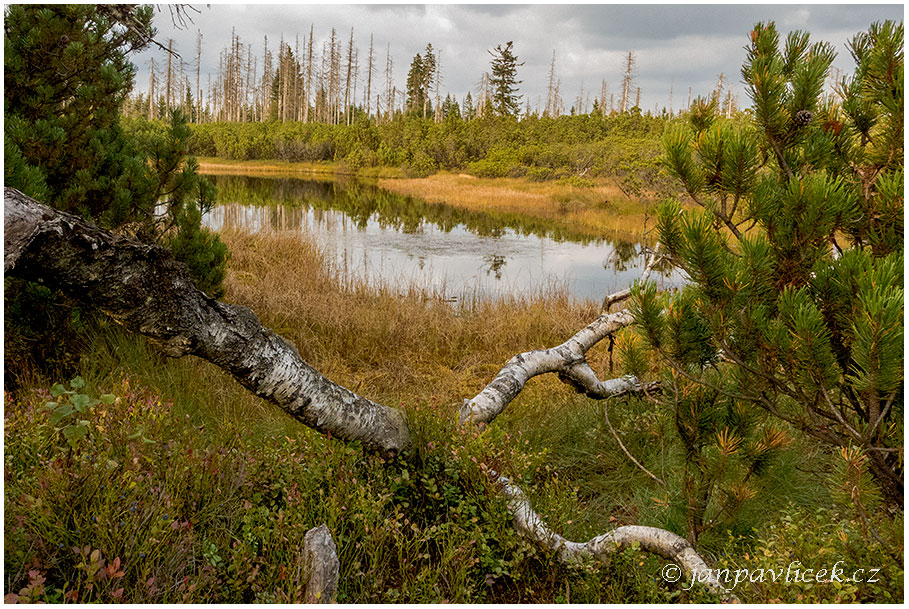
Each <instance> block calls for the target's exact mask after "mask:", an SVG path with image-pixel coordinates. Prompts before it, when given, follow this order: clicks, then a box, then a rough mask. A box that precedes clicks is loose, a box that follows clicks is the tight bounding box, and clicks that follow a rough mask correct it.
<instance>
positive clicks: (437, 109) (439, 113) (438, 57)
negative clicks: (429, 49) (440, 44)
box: [433, 50, 442, 123]
mask: <svg viewBox="0 0 909 609" xmlns="http://www.w3.org/2000/svg"><path fill="white" fill-rule="evenodd" d="M441 89H442V51H441V50H439V52H438V53H436V107H435V114H434V115H433V116H434V118H435V122H437V123H441V122H442V103H441V101H440V98H439V91H441Z"/></svg>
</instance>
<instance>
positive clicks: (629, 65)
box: [619, 51, 634, 112]
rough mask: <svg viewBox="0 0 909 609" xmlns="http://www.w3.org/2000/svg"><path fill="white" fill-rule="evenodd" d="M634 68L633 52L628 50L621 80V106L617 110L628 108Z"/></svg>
mask: <svg viewBox="0 0 909 609" xmlns="http://www.w3.org/2000/svg"><path fill="white" fill-rule="evenodd" d="M633 69H634V54H633V53H632V52H631V51H628V55H627V56H626V57H625V77H624V79H623V80H622V107H621V109H620V110H619V112H625V111H626V110H627V109H628V95H629V94H630V93H631V79H632V70H633Z"/></svg>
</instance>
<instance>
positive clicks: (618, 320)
mask: <svg viewBox="0 0 909 609" xmlns="http://www.w3.org/2000/svg"><path fill="white" fill-rule="evenodd" d="M658 251H659V244H657V246H656V247H655V248H654V250H653V252H652V254H651V256H650V260H649V261H648V263H647V266H646V267H645V268H644V272H643V273H642V275H641V280H646V279H647V278H648V277H649V276H650V272H651V271H652V270H653V267H654V266H655V265H656V262H657V260H658V259H659V254H658ZM626 292H627V293H628V294H629V295H630V294H631V290H630V288H629V289H626V290H622V291H621V292H617V293H616V294H613V295H612V296H607V297H606V300H605V301H604V302H608V301H612V302H617V301H618V300H623V299H624V298H627V296H622V295H623V294H624V293H626ZM614 298H617V299H618V300H613V299H614ZM633 321H634V318H633V317H632V315H631V313H629V312H628V311H618V312H615V313H603V314H601V315H600V316H599V317H597V318H596V319H595V320H593V321H592V322H590V323H589V324H588V325H587V326H586V327H584V328H583V329H581V330H580V331H579V332H578V333H577V334H575V335H574V336H572V337H571V338H569V339H568V340H567V341H565V342H564V343H562V344H561V345H559V346H557V347H552V348H550V349H540V350H535V351H527V352H525V353H519V354H518V355H515V356H514V357H512V358H511V359H510V360H508V362H507V363H506V364H505V366H504V367H503V368H502V369H501V370H500V371H499V373H498V374H497V375H496V376H495V378H494V379H492V381H491V382H490V383H489V384H488V385H486V387H484V388H483V390H482V391H481V392H480V393H479V394H477V395H476V396H475V397H474V398H472V399H469V400H464V404H463V406H461V410H460V415H459V417H458V420H459V422H460V423H461V424H462V425H463V424H465V423H467V422H469V421H472V422H474V423H480V424H485V423H489V422H490V421H492V420H493V419H495V418H496V417H497V416H499V414H501V413H502V411H504V410H505V408H506V407H507V406H508V404H510V403H511V401H512V400H514V399H515V398H516V397H517V396H518V394H519V393H521V390H522V389H524V385H525V384H526V383H527V381H529V380H530V379H531V378H533V377H535V376H539V375H541V374H546V373H548V372H555V373H557V374H558V375H559V378H560V379H561V380H562V381H564V382H566V383H568V384H570V385H572V386H573V387H574V388H575V389H576V390H577V391H578V392H580V393H584V394H585V395H587V396H588V397H591V398H594V399H605V398H609V397H613V396H616V395H618V394H621V393H629V392H638V391H643V389H642V387H641V384H640V383H639V382H638V379H637V377H634V376H624V377H621V378H617V379H609V380H604V381H601V380H599V379H598V378H597V376H596V374H595V373H594V371H593V370H592V369H591V368H590V366H589V365H588V363H587V360H586V354H587V351H588V350H589V349H590V348H591V347H593V346H594V345H595V344H597V343H598V342H600V341H601V340H603V339H604V338H606V337H607V336H609V335H610V334H612V333H614V332H616V331H618V330H620V329H622V328H624V327H625V326H628V325H631V323H632V322H633Z"/></svg>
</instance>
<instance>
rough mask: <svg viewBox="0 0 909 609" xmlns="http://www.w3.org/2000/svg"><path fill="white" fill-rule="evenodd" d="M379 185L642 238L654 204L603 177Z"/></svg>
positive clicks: (438, 178) (443, 178) (452, 177)
mask: <svg viewBox="0 0 909 609" xmlns="http://www.w3.org/2000/svg"><path fill="white" fill-rule="evenodd" d="M379 186H380V187H382V188H384V189H386V190H390V191H392V192H397V193H399V194H403V195H409V196H415V197H420V198H422V199H425V200H426V201H429V202H431V203H444V204H446V205H452V206H454V207H460V208H463V209H470V210H473V211H483V212H496V213H511V214H521V215H528V216H534V217H539V218H543V219H546V220H550V221H554V222H558V223H560V224H561V225H562V226H564V228H565V229H566V230H570V231H575V232H580V233H583V234H586V235H589V236H591V237H612V238H624V239H635V240H640V239H641V237H642V233H643V232H644V226H645V219H646V218H648V217H650V225H651V226H652V225H653V220H652V216H653V210H652V209H651V207H652V205H649V204H648V203H647V202H645V201H640V200H633V199H630V198H629V197H628V196H626V195H625V194H624V193H623V192H622V191H621V189H620V188H619V187H618V185H617V184H616V182H615V181H614V180H610V179H607V178H599V179H597V180H596V181H591V182H590V184H589V185H588V184H584V185H582V186H576V185H574V184H572V183H570V182H565V181H549V182H533V181H530V180H526V179H518V178H494V179H493V178H476V177H474V176H469V175H464V174H452V173H438V174H435V175H431V176H429V177H426V178H419V179H380V180H379Z"/></svg>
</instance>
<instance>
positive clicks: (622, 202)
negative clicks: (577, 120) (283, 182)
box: [198, 157, 655, 241]
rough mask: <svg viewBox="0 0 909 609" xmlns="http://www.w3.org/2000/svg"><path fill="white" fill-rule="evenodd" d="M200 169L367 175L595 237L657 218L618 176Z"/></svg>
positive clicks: (206, 167) (626, 232)
mask: <svg viewBox="0 0 909 609" xmlns="http://www.w3.org/2000/svg"><path fill="white" fill-rule="evenodd" d="M198 161H199V170H200V172H201V173H204V174H209V175H226V174H232V175H237V174H239V175H249V176H273V177H302V178H305V177H318V178H323V179H331V180H334V179H362V180H367V181H369V182H372V183H375V184H377V185H378V186H379V188H382V189H383V190H387V191H389V192H394V193H396V194H400V195H404V196H409V197H416V198H420V199H423V200H424V201H426V202H428V203H441V204H445V205H449V206H452V207H456V208H460V209H466V210H470V211H477V212H488V213H509V214H518V215H523V216H527V217H530V218H538V219H541V220H546V221H548V222H553V223H555V224H557V225H560V226H562V227H564V228H565V229H568V230H571V231H575V232H578V233H581V234H584V235H587V236H589V237H592V238H604V237H608V236H621V237H623V238H625V239H633V240H636V241H644V240H645V230H646V229H648V228H651V227H652V226H653V223H654V211H655V210H654V207H655V206H654V204H653V203H652V202H647V201H636V200H632V199H629V198H628V197H627V196H625V194H624V193H623V192H622V191H621V189H620V188H619V186H618V185H617V184H616V183H615V181H613V180H607V179H598V180H595V181H594V180H589V181H587V182H586V183H584V184H583V185H581V186H577V185H575V184H572V183H571V182H570V181H566V180H555V181H548V182H534V181H531V180H528V179H526V178H478V177H476V176H472V175H468V174H464V173H449V172H439V173H436V174H433V175H430V176H427V177H425V178H408V177H405V176H404V175H403V174H402V173H401V171H400V170H399V169H396V168H389V167H371V168H367V169H361V170H352V169H350V168H348V167H346V166H345V165H344V164H343V163H335V162H318V163H314V162H303V163H292V162H288V161H233V160H225V159H218V158H212V157H201V158H199V159H198Z"/></svg>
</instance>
